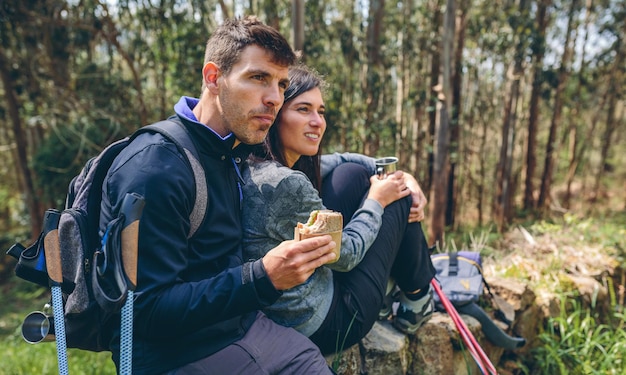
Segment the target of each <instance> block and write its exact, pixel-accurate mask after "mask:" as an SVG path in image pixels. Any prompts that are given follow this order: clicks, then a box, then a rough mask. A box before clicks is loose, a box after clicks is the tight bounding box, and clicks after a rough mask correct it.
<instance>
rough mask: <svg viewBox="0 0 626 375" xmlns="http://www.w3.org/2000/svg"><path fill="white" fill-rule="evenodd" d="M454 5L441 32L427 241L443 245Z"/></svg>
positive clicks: (449, 1) (448, 9) (450, 4)
mask: <svg viewBox="0 0 626 375" xmlns="http://www.w3.org/2000/svg"><path fill="white" fill-rule="evenodd" d="M454 29H455V1H454V0H447V3H446V12H445V15H444V25H443V30H442V35H443V37H442V43H441V50H442V56H443V59H442V67H441V70H442V79H441V82H442V84H441V91H440V92H439V94H440V98H441V101H440V103H439V108H440V110H439V124H438V125H439V126H438V127H437V132H436V138H435V140H436V149H435V163H434V166H433V187H432V189H431V200H430V201H431V202H432V210H431V215H430V222H431V225H430V226H429V238H430V239H431V241H434V243H441V244H443V234H444V232H445V212H446V203H447V202H446V199H447V191H448V173H449V159H450V158H449V147H450V114H449V108H452V87H451V75H452V54H453V49H454V48H453V47H454Z"/></svg>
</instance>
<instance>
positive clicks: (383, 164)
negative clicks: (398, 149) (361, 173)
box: [374, 156, 398, 180]
mask: <svg viewBox="0 0 626 375" xmlns="http://www.w3.org/2000/svg"><path fill="white" fill-rule="evenodd" d="M374 163H376V174H377V175H378V178H379V179H381V180H382V179H384V178H385V177H387V175H389V174H391V173H393V172H395V171H396V170H397V164H398V158H397V157H395V156H386V157H384V158H378V159H375V160H374Z"/></svg>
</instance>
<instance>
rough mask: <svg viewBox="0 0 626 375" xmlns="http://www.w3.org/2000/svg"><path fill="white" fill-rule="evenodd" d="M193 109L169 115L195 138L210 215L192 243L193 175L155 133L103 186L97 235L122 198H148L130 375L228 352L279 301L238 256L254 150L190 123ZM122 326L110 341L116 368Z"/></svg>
mask: <svg viewBox="0 0 626 375" xmlns="http://www.w3.org/2000/svg"><path fill="white" fill-rule="evenodd" d="M196 103H197V100H196V99H192V98H185V97H183V98H181V100H180V101H179V102H178V104H176V106H175V107H174V109H175V111H176V113H177V115H176V116H174V117H173V118H172V119H174V120H176V119H178V120H180V121H182V123H183V124H184V125H185V126H186V127H187V129H188V130H189V131H190V132H191V134H192V136H193V139H194V143H195V144H196V147H197V149H198V152H199V155H200V160H201V162H202V165H203V167H204V170H205V174H206V178H207V186H208V209H207V214H206V216H205V220H204V222H203V223H202V224H201V226H200V228H199V230H198V231H197V232H196V234H195V235H194V236H193V237H192V238H191V239H189V240H188V239H187V233H188V231H189V226H190V223H189V214H190V212H191V210H192V208H193V205H194V198H195V184H194V176H193V172H192V170H191V168H190V167H189V165H188V163H187V162H186V161H185V159H184V157H183V156H182V155H181V154H180V153H179V151H178V149H177V148H176V146H175V145H174V144H173V143H171V142H169V141H167V140H166V139H164V138H163V137H162V136H161V135H159V134H151V133H146V134H142V135H139V136H138V137H137V138H136V139H135V140H134V141H133V142H132V143H131V144H130V145H129V146H128V147H126V148H125V149H124V150H123V151H122V152H121V154H120V155H119V156H118V157H117V158H116V160H115V161H114V163H113V165H112V167H111V169H110V170H109V173H108V175H107V178H106V180H105V183H104V186H103V201H102V213H101V216H100V229H101V230H102V229H104V228H105V226H106V223H108V222H109V221H110V220H111V218H113V217H114V216H116V215H117V212H118V211H119V206H120V203H121V201H122V199H123V197H124V196H125V194H126V193H127V192H136V193H139V194H141V195H142V196H144V197H145V200H146V205H145V208H144V211H143V215H142V217H141V221H140V225H139V260H138V276H137V277H138V281H137V289H136V291H135V305H134V306H135V307H134V309H135V323H134V348H133V373H135V374H157V373H162V372H165V371H168V370H171V369H174V368H177V367H180V366H182V365H184V364H187V363H190V362H194V361H196V360H198V359H201V358H204V357H206V356H208V355H210V354H212V353H214V352H216V351H218V350H220V349H222V348H224V347H225V346H227V345H229V344H231V343H232V342H233V341H235V340H237V339H239V338H241V337H242V335H243V334H244V333H245V332H246V330H247V329H248V328H249V327H250V325H251V324H252V322H253V321H254V318H255V316H256V311H257V310H259V309H261V308H263V307H265V306H268V305H269V304H271V303H273V302H274V301H275V300H276V299H277V298H278V297H279V296H280V292H279V291H277V290H276V289H275V288H274V286H273V285H272V283H271V281H270V280H269V278H268V277H267V274H266V272H265V269H264V268H263V266H262V264H261V262H260V261H256V262H247V263H246V262H244V260H243V259H242V249H241V241H242V228H241V199H242V196H241V188H240V186H238V184H240V183H242V182H241V180H240V177H239V171H238V170H237V169H236V168H238V164H239V163H241V161H242V160H245V158H246V156H247V155H248V153H249V151H250V147H249V146H247V145H244V144H240V145H239V146H237V147H236V148H235V149H233V148H232V145H233V143H234V140H235V137H234V135H232V134H231V135H230V136H228V137H226V138H224V139H223V138H221V137H220V136H219V135H217V134H216V133H214V132H213V131H212V130H211V129H209V128H208V127H206V126H204V125H202V124H200V123H198V122H196V121H195V117H194V116H193V114H192V113H191V109H192V108H193V106H194V105H195V104H196ZM236 164H237V166H236ZM118 329H119V326H117V327H116V334H115V335H114V337H113V339H112V341H111V350H112V352H113V359H114V361H115V363H116V364H119V332H118Z"/></svg>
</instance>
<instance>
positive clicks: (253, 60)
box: [217, 46, 289, 144]
mask: <svg viewBox="0 0 626 375" xmlns="http://www.w3.org/2000/svg"><path fill="white" fill-rule="evenodd" d="M288 74H289V67H287V66H281V65H277V64H275V63H273V62H272V61H271V55H270V54H269V53H267V52H266V51H265V50H263V49H262V48H260V47H257V46H249V47H246V48H245V49H244V50H243V51H242V52H241V55H240V58H239V61H238V62H237V63H236V64H235V65H233V67H232V69H231V71H230V72H229V73H228V75H220V76H219V78H218V89H219V95H218V98H217V102H218V106H219V107H220V109H221V110H220V113H221V120H222V121H221V122H222V126H223V128H224V129H223V130H225V131H228V132H232V133H234V134H235V136H236V137H237V139H238V140H239V141H241V142H243V143H247V144H258V143H261V142H263V139H265V136H266V135H267V132H268V131H269V129H270V126H271V125H272V124H273V123H274V119H275V117H276V113H278V110H279V109H280V107H281V106H282V105H283V101H284V93H285V89H286V88H287V86H289V78H288Z"/></svg>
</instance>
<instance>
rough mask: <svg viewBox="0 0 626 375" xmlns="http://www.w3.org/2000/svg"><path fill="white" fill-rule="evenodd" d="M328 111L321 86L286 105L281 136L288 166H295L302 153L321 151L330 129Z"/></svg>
mask: <svg viewBox="0 0 626 375" xmlns="http://www.w3.org/2000/svg"><path fill="white" fill-rule="evenodd" d="M325 111H326V107H325V106H324V100H323V99H322V92H321V91H320V89H319V88H317V87H316V88H313V89H311V90H309V91H306V92H304V93H302V94H300V95H299V96H296V97H295V98H293V99H292V100H290V101H289V102H286V103H285V104H284V106H283V110H282V112H281V114H280V117H279V122H278V124H279V128H278V136H279V137H280V140H281V142H282V144H283V147H284V148H285V160H286V162H287V166H288V167H293V165H294V164H295V163H296V162H297V161H298V159H299V158H300V156H302V155H305V156H313V155H316V154H317V150H319V147H320V142H321V141H322V137H323V136H324V132H325V131H326V119H325V118H324V112H325Z"/></svg>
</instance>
